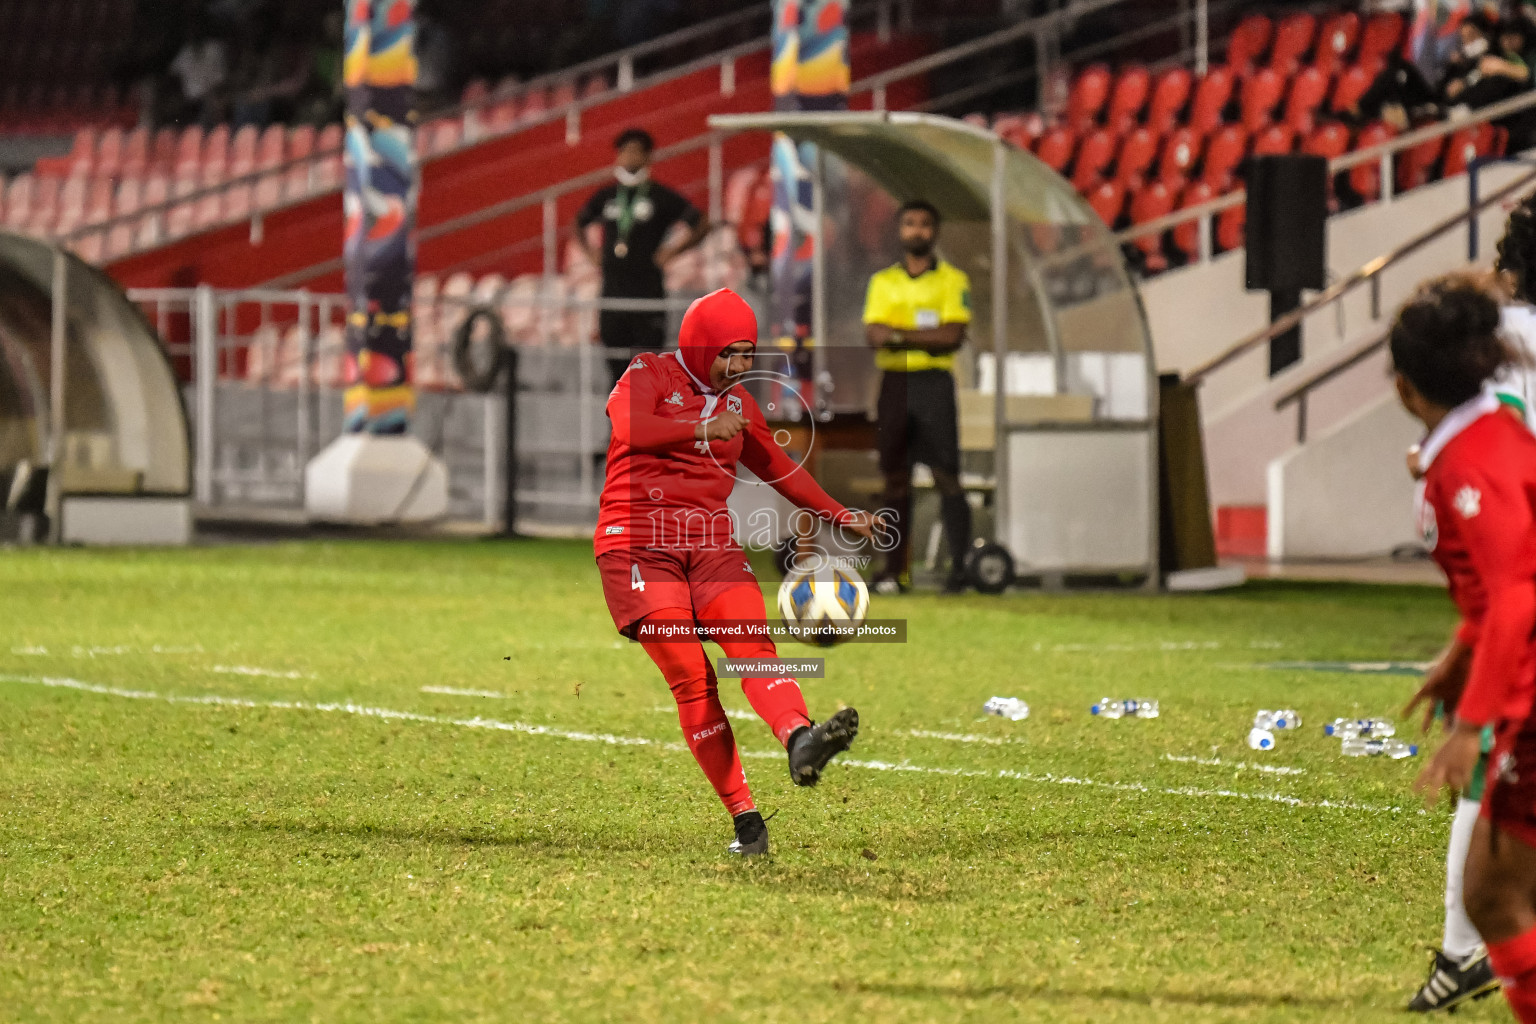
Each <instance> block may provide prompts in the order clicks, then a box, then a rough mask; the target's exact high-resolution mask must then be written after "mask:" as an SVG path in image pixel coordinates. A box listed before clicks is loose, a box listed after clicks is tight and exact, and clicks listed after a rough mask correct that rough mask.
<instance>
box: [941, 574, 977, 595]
mask: <svg viewBox="0 0 1536 1024" xmlns="http://www.w3.org/2000/svg"><path fill="white" fill-rule="evenodd" d="M969 589H971V581H970V579H968V578H967V577H966V575H965V570H963V569H962V570H959V571H957V572H952V573H950V574H949V578H948V579H946V580H945V581H944V593H946V594H963V593H965V592H966V591H967V590H969Z"/></svg>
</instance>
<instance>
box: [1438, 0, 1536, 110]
mask: <svg viewBox="0 0 1536 1024" xmlns="http://www.w3.org/2000/svg"><path fill="white" fill-rule="evenodd" d="M1460 33H1461V49H1460V51H1459V52H1458V53H1457V55H1456V56H1455V57H1454V58H1452V60H1451V62H1450V64H1449V65H1447V68H1446V78H1445V82H1444V83H1443V84H1442V86H1441V97H1442V101H1443V103H1444V105H1445V106H1446V107H1448V108H1453V109H1454V108H1456V107H1465V108H1469V109H1472V110H1476V109H1478V108H1479V107H1486V106H1488V105H1489V104H1492V103H1498V102H1499V101H1500V100H1507V99H1509V98H1510V97H1511V96H1514V95H1516V94H1517V93H1519V92H1522V91H1523V90H1524V89H1525V88H1526V86H1528V85H1529V84H1530V81H1531V70H1530V68H1529V67H1528V66H1527V64H1526V62H1525V55H1524V51H1525V49H1526V47H1527V41H1526V33H1525V30H1524V28H1523V27H1522V26H1520V25H1519V24H1518V23H1516V22H1513V21H1511V22H1508V23H1506V24H1505V25H1496V24H1492V23H1490V22H1489V21H1488V20H1487V19H1486V18H1483V17H1481V16H1473V17H1471V18H1468V19H1467V20H1466V21H1464V22H1462V23H1461V29H1460Z"/></svg>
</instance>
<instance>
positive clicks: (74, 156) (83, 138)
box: [68, 128, 96, 174]
mask: <svg viewBox="0 0 1536 1024" xmlns="http://www.w3.org/2000/svg"><path fill="white" fill-rule="evenodd" d="M68 164H69V168H68V169H69V173H71V174H89V173H91V169H92V167H94V166H95V164H96V129H95V128H81V129H80V130H79V131H77V132H75V142H74V145H73V146H72V147H71V148H70V151H69V158H68Z"/></svg>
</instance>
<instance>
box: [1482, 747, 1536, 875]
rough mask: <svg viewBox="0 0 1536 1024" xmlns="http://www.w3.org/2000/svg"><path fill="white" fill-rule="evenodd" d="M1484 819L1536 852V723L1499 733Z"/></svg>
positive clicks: (1493, 757)
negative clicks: (1535, 849)
mask: <svg viewBox="0 0 1536 1024" xmlns="http://www.w3.org/2000/svg"><path fill="white" fill-rule="evenodd" d="M1482 816H1483V817H1484V818H1487V819H1488V820H1489V822H1491V823H1492V824H1493V825H1494V826H1495V827H1496V828H1497V829H1498V830H1499V831H1500V832H1504V833H1506V834H1508V835H1511V836H1513V837H1514V838H1515V839H1518V840H1519V841H1520V842H1522V843H1524V844H1525V845H1526V846H1529V847H1532V848H1536V719H1528V720H1526V721H1525V722H1522V723H1521V724H1519V725H1518V726H1513V727H1511V729H1510V731H1509V732H1507V733H1506V732H1504V731H1503V730H1501V731H1500V735H1499V739H1498V742H1497V743H1495V744H1494V747H1493V756H1492V760H1491V761H1490V762H1489V765H1488V785H1487V789H1486V791H1485V792H1484V793H1483V810H1482Z"/></svg>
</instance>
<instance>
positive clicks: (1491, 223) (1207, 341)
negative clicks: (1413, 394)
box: [1142, 164, 1528, 506]
mask: <svg viewBox="0 0 1536 1024" xmlns="http://www.w3.org/2000/svg"><path fill="white" fill-rule="evenodd" d="M1525 173H1528V169H1527V167H1526V166H1524V165H1515V164H1498V165H1494V166H1491V167H1488V168H1485V169H1484V170H1483V171H1482V173H1481V174H1480V176H1479V182H1478V188H1479V192H1480V193H1481V194H1483V195H1487V194H1488V193H1490V192H1493V191H1495V190H1497V189H1499V188H1501V187H1503V186H1504V185H1506V184H1508V183H1510V182H1511V181H1514V180H1515V179H1517V178H1519V177H1520V176H1521V175H1523V174H1525ZM1468 187H1469V186H1468V179H1467V176H1466V175H1459V176H1457V177H1455V178H1450V179H1447V180H1445V181H1441V182H1436V183H1434V184H1432V185H1426V186H1424V187H1422V188H1417V189H1414V190H1412V191H1411V192H1406V193H1404V194H1403V195H1401V196H1399V197H1397V198H1396V199H1394V200H1393V201H1392V202H1391V203H1376V204H1373V205H1371V206H1365V207H1361V208H1359V209H1357V210H1351V211H1349V212H1348V213H1343V214H1339V215H1338V216H1335V217H1333V218H1331V219H1330V220H1329V222H1328V266H1329V273H1330V275H1331V277H1333V278H1335V279H1337V278H1341V277H1344V276H1346V275H1348V274H1350V273H1353V272H1354V271H1355V270H1357V269H1358V268H1359V267H1360V266H1361V265H1363V264H1364V263H1366V262H1367V261H1368V260H1371V259H1374V258H1376V257H1377V256H1380V255H1382V254H1384V253H1386V252H1389V251H1390V250H1392V249H1394V248H1396V247H1397V246H1400V245H1402V244H1403V243H1404V242H1407V241H1409V240H1410V239H1411V238H1413V237H1414V236H1415V235H1417V234H1419V233H1421V232H1423V231H1424V230H1426V229H1427V228H1429V227H1431V226H1433V225H1434V224H1436V223H1439V222H1441V221H1443V220H1445V219H1447V218H1449V217H1451V216H1453V215H1454V214H1455V213H1457V212H1458V211H1464V210H1465V209H1466V207H1467V200H1468ZM1507 216H1508V211H1507V209H1503V208H1493V209H1490V210H1487V211H1485V212H1484V213H1483V214H1482V215H1481V216H1480V217H1479V238H1478V251H1477V260H1476V261H1469V259H1468V256H1469V252H1468V234H1467V232H1466V231H1464V230H1455V231H1450V232H1447V233H1446V235H1445V236H1444V237H1442V238H1440V239H1439V240H1437V241H1436V242H1434V243H1431V244H1429V245H1427V246H1425V247H1424V248H1423V249H1421V250H1419V251H1418V252H1416V253H1414V254H1413V255H1411V256H1409V257H1407V258H1405V259H1403V260H1402V261H1400V262H1399V263H1398V264H1395V265H1394V266H1392V267H1391V268H1389V269H1388V270H1387V271H1385V272H1384V273H1383V274H1382V275H1381V296H1380V304H1379V308H1378V310H1377V311H1378V312H1379V314H1380V315H1379V316H1378V317H1373V316H1372V308H1371V296H1370V290H1369V288H1360V289H1357V290H1356V291H1355V292H1354V293H1352V294H1351V295H1350V296H1349V297H1347V298H1346V299H1344V300H1342V301H1341V302H1339V303H1337V304H1336V306H1335V307H1334V308H1332V309H1331V310H1329V311H1327V312H1324V313H1321V314H1319V315H1317V316H1314V317H1312V318H1310V319H1309V320H1308V321H1307V322H1306V323H1305V324H1304V325H1303V330H1302V352H1303V359H1302V362H1300V363H1298V364H1297V365H1295V366H1293V367H1291V368H1290V369H1288V370H1287V371H1286V372H1285V373H1283V374H1281V375H1280V376H1277V377H1275V378H1273V379H1271V378H1270V377H1269V376H1268V365H1269V363H1268V354H1267V353H1266V352H1264V351H1262V350H1260V351H1256V352H1253V353H1250V354H1249V355H1247V356H1245V357H1243V358H1241V359H1238V360H1236V361H1235V362H1234V363H1232V364H1230V365H1228V366H1226V367H1224V368H1222V369H1221V370H1219V371H1217V372H1216V373H1214V374H1212V375H1211V376H1210V377H1209V378H1207V380H1206V381H1205V383H1204V384H1203V385H1202V387H1201V407H1202V412H1203V417H1204V424H1205V431H1206V458H1207V462H1208V465H1209V467H1210V485H1211V502H1212V504H1213V505H1215V506H1223V505H1262V504H1264V503H1265V501H1266V500H1267V488H1268V482H1267V475H1266V474H1267V467H1268V465H1269V462H1270V460H1272V459H1274V458H1277V457H1279V456H1280V455H1282V454H1283V453H1285V452H1286V451H1288V450H1289V449H1290V448H1291V447H1292V446H1293V445H1294V444H1295V438H1296V415H1297V413H1296V410H1295V408H1294V407H1292V408H1289V409H1287V410H1285V411H1281V412H1277V411H1276V410H1275V409H1274V401H1275V399H1276V398H1278V397H1279V396H1280V395H1281V394H1283V393H1284V392H1286V391H1288V390H1290V389H1291V388H1293V387H1295V386H1296V385H1297V384H1299V383H1301V382H1302V381H1304V380H1306V379H1308V378H1309V377H1310V376H1312V375H1313V374H1314V373H1316V372H1317V371H1318V369H1319V368H1320V367H1323V366H1326V365H1328V364H1329V363H1331V362H1332V361H1333V360H1335V359H1337V358H1339V356H1340V355H1341V354H1342V353H1344V352H1347V351H1349V350H1350V349H1351V348H1352V347H1353V346H1355V345H1357V344H1362V343H1364V342H1365V341H1368V340H1369V339H1370V338H1371V337H1373V336H1375V335H1377V334H1379V333H1381V332H1383V331H1385V329H1386V327H1387V326H1388V325H1389V324H1390V322H1391V317H1392V315H1393V313H1394V312H1395V311H1396V308H1397V306H1398V305H1400V304H1401V303H1402V301H1403V300H1404V299H1406V298H1407V297H1408V295H1409V294H1410V293H1411V292H1412V290H1413V289H1414V288H1415V287H1416V286H1417V285H1418V284H1419V282H1421V281H1423V280H1424V279H1425V278H1427V277H1431V276H1434V275H1437V274H1441V273H1445V272H1447V271H1450V270H1455V269H1458V268H1462V267H1466V266H1468V265H1469V263H1471V262H1481V263H1486V262H1488V261H1489V260H1491V259H1492V256H1493V252H1494V245H1495V243H1496V242H1497V241H1498V239H1499V236H1500V235H1502V234H1503V229H1504V221H1505V219H1506V217H1507ZM1243 274H1244V257H1243V254H1242V252H1240V251H1234V252H1229V253H1224V254H1222V255H1221V256H1218V257H1217V258H1216V259H1215V260H1213V261H1212V262H1211V263H1209V264H1206V265H1204V266H1195V267H1188V268H1184V269H1180V270H1176V271H1172V272H1170V273H1167V274H1163V275H1161V276H1159V277H1157V278H1154V279H1152V280H1151V281H1148V282H1145V283H1144V284H1143V286H1142V299H1143V302H1144V303H1145V305H1146V309H1147V318H1148V321H1149V323H1150V325H1151V329H1152V343H1153V349H1154V352H1155V354H1156V358H1157V364H1158V369H1159V370H1160V371H1162V372H1165V373H1166V372H1186V371H1188V370H1189V369H1190V368H1192V367H1194V366H1196V365H1198V364H1199V363H1201V362H1203V361H1205V360H1207V359H1210V358H1211V357H1213V356H1215V355H1217V354H1218V353H1220V352H1221V351H1223V350H1224V349H1225V348H1227V347H1228V346H1230V345H1231V344H1233V343H1234V342H1236V341H1237V340H1239V339H1240V338H1242V337H1243V336H1244V335H1247V334H1249V333H1251V332H1253V331H1255V330H1258V329H1260V328H1262V327H1263V326H1264V325H1265V324H1266V323H1268V320H1269V300H1268V296H1267V295H1266V294H1265V293H1263V292H1252V293H1250V292H1247V291H1245V290H1244V288H1243ZM1196 314H1197V315H1196ZM1384 367H1385V361H1384V359H1382V360H1374V361H1367V362H1366V363H1365V364H1362V365H1361V366H1358V367H1356V368H1354V369H1353V370H1351V371H1350V372H1348V373H1346V374H1344V375H1343V376H1341V377H1339V378H1337V379H1335V380H1334V381H1332V382H1330V383H1329V384H1327V385H1325V386H1324V387H1323V388H1321V389H1320V390H1318V391H1317V392H1315V393H1314V394H1313V396H1312V399H1311V409H1310V410H1309V421H1308V432H1309V434H1310V435H1311V436H1314V437H1316V436H1319V435H1321V434H1322V433H1324V432H1325V431H1327V430H1328V429H1329V428H1330V427H1331V426H1333V425H1334V424H1336V423H1338V422H1340V421H1341V420H1342V419H1343V418H1345V417H1347V416H1348V415H1350V414H1351V413H1353V412H1354V411H1355V410H1357V409H1360V408H1361V407H1362V406H1363V405H1365V404H1367V403H1369V402H1370V401H1372V400H1374V399H1375V398H1376V397H1377V396H1378V395H1380V394H1383V393H1385V390H1386V374H1385V369H1384Z"/></svg>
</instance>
